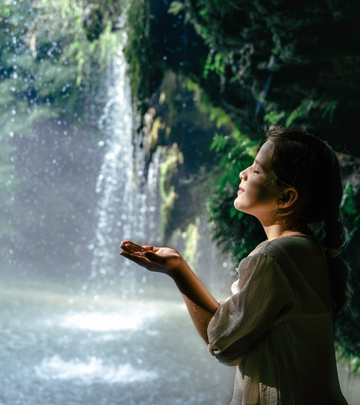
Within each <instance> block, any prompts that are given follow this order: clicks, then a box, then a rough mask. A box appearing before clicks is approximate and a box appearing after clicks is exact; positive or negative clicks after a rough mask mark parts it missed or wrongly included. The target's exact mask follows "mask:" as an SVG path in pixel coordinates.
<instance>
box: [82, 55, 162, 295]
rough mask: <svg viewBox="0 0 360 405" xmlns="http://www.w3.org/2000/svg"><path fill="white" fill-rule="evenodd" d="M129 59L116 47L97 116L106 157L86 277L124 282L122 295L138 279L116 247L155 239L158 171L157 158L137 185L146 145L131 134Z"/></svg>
mask: <svg viewBox="0 0 360 405" xmlns="http://www.w3.org/2000/svg"><path fill="white" fill-rule="evenodd" d="M126 71H127V63H126V60H125V56H124V54H123V52H122V50H121V49H120V50H119V52H118V54H117V55H116V57H115V59H114V63H113V65H112V70H111V71H110V72H109V73H108V75H107V87H108V102H107V104H106V106H105V108H104V112H103V115H102V116H101V118H100V120H99V129H100V130H101V131H102V132H103V133H104V134H105V142H103V141H101V142H100V144H101V145H103V147H104V148H105V153H104V160H103V164H102V166H101V169H100V173H99V177H98V181H97V184H96V193H97V195H98V199H99V203H98V208H97V213H96V215H97V219H98V225H97V228H96V231H95V240H94V243H92V244H91V245H90V248H91V249H92V250H93V260H92V265H91V276H90V280H91V281H92V285H94V283H96V285H97V289H102V288H104V286H106V285H114V284H115V283H121V284H122V289H121V292H122V295H123V296H126V295H127V294H130V293H132V294H134V293H135V292H136V289H137V285H138V283H137V282H136V277H137V276H136V275H135V274H136V270H135V271H132V270H131V269H130V268H131V267H133V266H134V265H133V264H131V263H130V262H129V261H125V260H122V261H121V269H120V270H119V263H120V261H119V257H118V253H119V245H120V242H121V241H122V240H126V239H132V240H134V241H137V242H138V243H144V242H145V241H147V238H148V237H151V241H152V243H154V242H155V241H156V240H157V239H158V234H159V232H158V226H157V216H158V206H157V193H158V191H157V190H158V187H157V185H158V172H159V161H158V160H156V159H155V160H154V161H153V162H152V163H151V164H150V168H149V171H148V178H147V182H145V184H142V185H141V184H140V181H139V180H140V178H141V177H142V176H143V169H144V164H145V163H144V162H145V156H144V153H145V148H141V147H140V146H139V144H138V143H137V137H136V136H133V133H134V121H135V118H136V117H134V116H133V109H132V99H131V89H130V82H129V79H128V77H127V75H126Z"/></svg>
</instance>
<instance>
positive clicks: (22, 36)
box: [0, 0, 127, 257]
mask: <svg viewBox="0 0 360 405" xmlns="http://www.w3.org/2000/svg"><path fill="white" fill-rule="evenodd" d="M126 4H127V1H125V0H124V1H118V0H116V1H111V0H106V1H104V2H102V3H99V2H93V3H92V2H91V1H85V2H83V1H80V0H54V1H51V2H50V1H47V0H35V1H34V0H20V1H11V2H10V1H5V2H2V4H1V6H0V30H1V36H0V157H1V163H0V197H1V203H0V208H1V212H2V213H4V215H2V217H1V218H0V239H1V242H2V243H1V245H2V249H4V251H3V252H1V253H2V257H7V256H8V254H9V253H8V252H9V251H10V250H11V249H9V248H8V246H9V245H13V244H14V243H15V242H19V240H20V239H21V238H22V237H23V236H22V233H21V232H22V231H20V232H19V231H18V232H17V234H16V235H15V233H14V229H15V228H16V226H15V227H14V224H17V228H18V229H19V225H18V222H19V219H18V214H16V213H17V212H19V211H20V212H22V207H20V202H19V201H18V199H17V195H18V194H19V192H20V190H21V187H23V188H24V187H25V186H24V185H22V181H20V179H19V178H18V177H17V176H16V172H17V171H19V167H18V163H17V162H16V156H17V152H16V148H17V147H18V146H19V145H20V144H21V143H22V142H23V141H24V140H25V138H26V137H32V136H34V135H36V136H37V135H38V133H39V129H41V130H43V128H49V130H48V133H49V136H51V135H54V133H53V131H52V128H53V127H54V126H58V127H59V129H60V128H61V127H66V129H67V131H69V133H73V132H76V131H77V130H78V128H79V127H81V126H82V125H84V124H83V123H86V125H87V133H88V136H89V137H92V138H96V136H98V135H96V134H95V128H94V127H92V123H89V119H88V117H89V97H90V90H91V91H93V92H94V93H96V94H98V95H100V96H101V94H102V93H101V89H100V83H99V71H100V70H101V69H104V68H105V67H106V65H107V64H108V62H109V61H110V60H111V56H112V55H114V53H115V52H117V50H118V48H119V46H120V45H121V44H122V43H123V42H124V41H123V32H124V31H123V26H122V25H121V24H120V23H121V21H120V20H119V17H120V16H121V15H122V14H124V13H125V12H126ZM94 13H95V14H94ZM95 15H96V16H97V17H96V18H95ZM100 20H101V24H97V22H96V21H98V22H99V21H100ZM93 23H94V24H93ZM119 24H120V25H119ZM95 31H96V32H95ZM93 34H94V35H93ZM99 104H100V103H99ZM92 121H93V120H92ZM96 129H97V127H96ZM67 131H65V132H64V133H66V134H67ZM20 186H21V187H20Z"/></svg>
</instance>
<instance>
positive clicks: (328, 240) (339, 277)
mask: <svg viewBox="0 0 360 405" xmlns="http://www.w3.org/2000/svg"><path fill="white" fill-rule="evenodd" d="M344 236H345V229H344V226H343V225H342V223H341V222H340V221H339V209H338V208H336V209H333V211H332V212H330V213H329V214H328V215H327V216H326V217H325V238H324V239H323V244H324V246H325V254H326V257H327V262H328V267H329V273H330V284H331V290H332V298H333V306H334V315H338V314H340V312H342V311H343V310H346V309H347V308H348V307H349V303H350V298H351V287H350V285H349V278H350V268H349V267H348V265H347V264H346V263H345V262H344V261H343V260H341V259H340V257H339V253H340V247H341V246H343V244H344Z"/></svg>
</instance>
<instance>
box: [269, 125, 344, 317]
mask: <svg viewBox="0 0 360 405" xmlns="http://www.w3.org/2000/svg"><path fill="white" fill-rule="evenodd" d="M267 132H268V133H267V136H268V139H270V140H272V141H273V142H274V143H275V146H274V151H273V155H272V162H271V164H272V169H273V172H274V173H275V176H276V184H278V185H279V187H282V188H283V187H294V188H295V189H296V190H297V191H298V193H299V196H300V198H299V200H298V202H297V204H296V205H295V206H294V209H293V210H292V211H288V212H286V214H285V215H286V216H284V217H283V218H282V219H283V221H284V223H285V224H286V223H287V224H290V223H291V222H292V223H294V220H295V221H297V226H298V229H300V230H301V229H302V230H304V229H308V230H309V231H311V233H312V234H313V235H314V236H315V237H317V238H318V240H319V241H320V242H321V243H322V245H323V247H324V248H325V253H326V256H327V261H328V267H329V273H330V281H331V289H332V297H333V306H334V314H335V315H337V314H339V313H340V312H341V311H343V310H344V309H346V308H347V307H348V306H349V301H350V297H351V288H350V286H349V274H350V269H349V267H348V266H347V264H346V263H345V262H343V261H342V260H341V259H340V257H339V253H340V250H339V249H340V247H342V246H343V245H344V240H345V239H346V238H345V235H346V233H345V231H344V227H343V225H342V223H341V222H340V221H339V207H340V204H341V201H342V194H343V188H342V181H341V173H340V165H339V160H338V158H337V156H336V154H335V152H334V151H333V150H332V148H331V147H330V146H329V145H328V144H327V143H326V142H324V141H322V140H321V139H319V138H317V137H315V136H314V135H311V134H309V133H307V132H305V131H302V130H299V129H296V128H281V127H279V126H272V127H270V128H269V130H268V131H267Z"/></svg>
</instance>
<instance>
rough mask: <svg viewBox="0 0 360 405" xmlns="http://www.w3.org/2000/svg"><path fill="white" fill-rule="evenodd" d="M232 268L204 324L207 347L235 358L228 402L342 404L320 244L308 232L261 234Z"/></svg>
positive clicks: (227, 359)
mask: <svg viewBox="0 0 360 405" xmlns="http://www.w3.org/2000/svg"><path fill="white" fill-rule="evenodd" d="M238 271H239V280H238V281H237V282H235V283H234V284H233V286H232V292H233V295H232V296H231V297H230V298H228V299H227V300H226V301H225V302H223V303H221V304H220V306H219V308H218V309H217V311H216V312H215V314H214V316H213V318H212V319H211V321H210V323H209V327H208V337H209V351H210V353H211V354H213V355H214V356H215V357H216V358H217V359H218V360H219V361H220V362H221V363H223V364H226V365H229V366H236V376H235V387H234V394H233V399H232V402H231V404H236V405H240V404H241V405H260V404H261V405H263V404H266V405H270V404H271V405H275V404H276V405H278V404H282V405H321V404H324V405H343V404H346V401H345V399H344V397H343V396H342V393H341V391H340V386H339V381H338V375H337V369H336V361H335V353H334V342H333V313H332V299H331V290H330V280H329V275H328V267H327V261H326V258H325V254H324V251H323V249H322V247H321V246H320V244H319V243H318V242H317V241H316V240H315V239H314V238H313V237H311V236H307V235H293V236H287V237H283V238H278V239H274V240H272V241H265V242H263V243H261V244H260V245H259V246H258V247H257V248H256V249H255V250H254V251H253V252H251V254H250V255H249V256H248V257H246V258H245V259H243V260H242V261H241V262H240V265H239V268H238Z"/></svg>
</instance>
